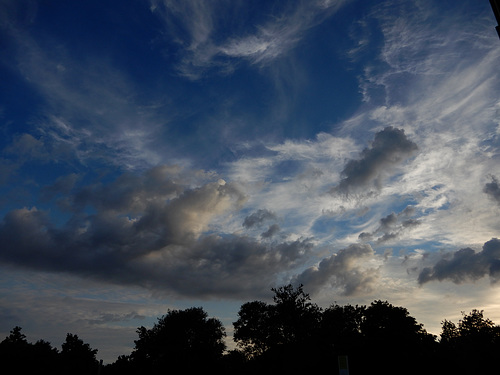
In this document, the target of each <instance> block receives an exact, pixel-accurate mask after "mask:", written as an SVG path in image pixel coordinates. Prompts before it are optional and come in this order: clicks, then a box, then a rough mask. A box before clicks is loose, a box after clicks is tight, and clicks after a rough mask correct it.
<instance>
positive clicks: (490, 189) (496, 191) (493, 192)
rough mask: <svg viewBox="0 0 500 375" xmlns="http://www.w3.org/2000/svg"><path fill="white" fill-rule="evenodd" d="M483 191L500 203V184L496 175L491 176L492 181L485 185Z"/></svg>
mask: <svg viewBox="0 0 500 375" xmlns="http://www.w3.org/2000/svg"><path fill="white" fill-rule="evenodd" d="M483 192H484V193H486V194H487V195H489V196H490V197H491V198H493V200H495V201H496V202H497V203H499V204H500V186H499V185H498V180H497V178H496V177H495V176H491V182H488V183H486V184H485V185H484V188H483Z"/></svg>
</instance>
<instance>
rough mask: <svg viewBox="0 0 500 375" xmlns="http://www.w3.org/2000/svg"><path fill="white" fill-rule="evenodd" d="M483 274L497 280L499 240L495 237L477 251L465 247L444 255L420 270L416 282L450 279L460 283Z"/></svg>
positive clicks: (480, 276)
mask: <svg viewBox="0 0 500 375" xmlns="http://www.w3.org/2000/svg"><path fill="white" fill-rule="evenodd" d="M485 276H489V277H490V279H491V281H492V282H497V281H498V279H499V277H500V240H498V239H497V238H492V239H491V240H489V241H488V242H486V243H485V244H484V245H483V250H482V251H479V252H477V253H476V252H475V251H474V250H473V249H471V248H468V247H467V248H464V249H460V250H458V251H456V252H455V253H453V254H446V255H444V256H443V257H442V258H441V259H440V260H439V261H438V262H437V263H436V264H435V265H434V266H432V267H426V268H424V269H423V270H422V271H421V272H420V274H419V276H418V282H419V283H420V284H424V283H427V282H429V281H435V280H439V281H443V280H450V281H452V282H454V283H455V284H461V283H465V282H468V281H472V282H473V281H476V280H479V279H481V278H483V277H485Z"/></svg>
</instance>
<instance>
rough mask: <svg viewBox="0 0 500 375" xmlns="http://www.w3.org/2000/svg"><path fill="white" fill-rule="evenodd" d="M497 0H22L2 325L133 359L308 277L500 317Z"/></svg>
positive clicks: (358, 291) (2, 218) (10, 43)
mask: <svg viewBox="0 0 500 375" xmlns="http://www.w3.org/2000/svg"><path fill="white" fill-rule="evenodd" d="M496 25H497V23H496V20H495V17H494V14H493V12H492V9H491V7H490V4H489V2H488V1H486V0H484V1H477V0H459V1H456V0H453V1H451V0H415V1H400V0H380V1H376V0H373V1H361V0H304V1H301V0H296V1H286V2H285V1H277V0H276V1H270V0H266V1H257V0H255V1H244V0H178V1H176V0H131V1H118V0H107V1H102V0H100V1H94V0H89V1H63V0H38V1H36V0H1V1H0V87H1V90H0V124H1V127H0V132H1V137H0V337H1V338H2V339H3V337H5V336H7V335H8V333H9V331H10V330H11V329H12V328H13V327H15V326H21V327H22V329H23V332H24V334H26V335H27V338H28V340H29V341H33V342H35V341H36V340H38V339H44V340H47V341H50V342H51V344H52V345H53V346H55V347H59V348H60V344H61V343H62V342H64V340H65V337H66V333H73V334H77V335H78V336H79V337H80V338H81V339H82V340H84V341H85V342H86V343H89V344H90V345H91V347H93V348H96V349H98V350H99V352H98V355H97V357H98V358H99V359H103V360H104V361H105V363H111V362H113V361H114V360H116V358H117V357H118V356H119V355H122V354H123V355H126V354H129V353H130V352H131V350H132V349H133V346H134V343H133V340H135V339H137V334H136V329H137V328H138V327H140V326H146V327H151V326H152V325H153V324H154V323H155V322H156V321H157V320H156V319H157V318H158V317H160V316H162V315H164V314H166V313H167V311H168V309H184V308H188V307H199V306H201V307H203V308H204V309H205V311H207V313H208V314H209V316H214V317H217V318H218V319H220V320H221V321H222V322H223V324H224V325H225V327H226V330H227V333H228V346H229V347H230V348H231V347H234V344H232V341H231V335H232V322H234V321H236V319H237V312H238V311H239V308H240V306H241V305H242V304H243V303H244V302H249V301H253V300H262V301H271V299H272V292H271V288H273V287H278V286H282V285H286V284H289V283H292V284H294V285H300V284H303V286H304V290H305V291H306V292H307V293H309V294H310V295H311V298H312V300H313V302H316V303H318V304H319V305H320V306H323V307H328V306H329V305H331V304H333V303H339V304H369V303H371V302H372V301H374V300H379V299H380V300H387V301H389V302H390V303H392V304H394V305H397V306H403V307H405V308H407V309H408V310H409V312H410V314H411V315H412V316H413V317H415V318H416V319H417V321H418V322H419V323H422V324H424V328H425V329H427V331H429V332H431V333H433V334H436V335H439V333H440V327H441V321H442V320H444V319H448V320H452V321H455V322H457V321H458V319H460V317H461V312H462V311H464V312H466V313H467V312H470V311H471V310H472V309H479V310H484V315H485V316H486V317H488V318H490V319H492V320H493V321H494V322H495V323H497V324H500V302H499V301H500V283H499V281H500V240H499V239H497V237H499V235H500V233H499V230H500V221H499V220H498V217H499V215H500V163H499V160H500V77H499V73H500V71H499V69H498V61H500V40H499V38H498V35H497V33H496V31H495V26H496Z"/></svg>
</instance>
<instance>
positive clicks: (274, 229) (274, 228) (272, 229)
mask: <svg viewBox="0 0 500 375" xmlns="http://www.w3.org/2000/svg"><path fill="white" fill-rule="evenodd" d="M280 231H281V227H280V226H279V224H276V223H274V224H271V225H270V226H269V228H268V229H267V230H266V231H265V232H263V233H262V234H261V235H260V236H261V237H262V238H271V237H273V236H274V235H276V234H278V233H279V232H280Z"/></svg>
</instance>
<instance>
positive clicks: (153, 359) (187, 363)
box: [131, 307, 226, 374]
mask: <svg viewBox="0 0 500 375" xmlns="http://www.w3.org/2000/svg"><path fill="white" fill-rule="evenodd" d="M137 333H138V335H139V339H138V340H135V341H134V342H135V349H134V351H133V353H132V355H131V357H132V361H133V362H135V365H136V366H137V367H141V368H142V369H143V370H146V369H147V370H149V371H151V373H153V374H157V373H161V372H165V371H166V370H167V369H169V370H174V369H177V370H181V369H182V371H197V370H201V369H204V370H205V371H206V370H207V369H210V368H211V367H213V366H214V364H215V363H216V362H217V361H218V360H219V359H220V358H221V357H222V353H223V351H224V350H225V347H226V346H225V343H224V340H223V339H224V337H225V330H224V327H223V325H222V323H221V322H220V321H219V320H218V319H215V318H208V315H207V313H206V312H205V311H204V310H203V309H202V308H200V307H193V308H189V309H186V310H169V311H168V313H167V314H166V315H164V316H163V317H161V318H159V319H158V322H157V323H156V324H155V325H154V326H153V328H151V329H147V328H145V327H140V328H139V329H138V330H137Z"/></svg>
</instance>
